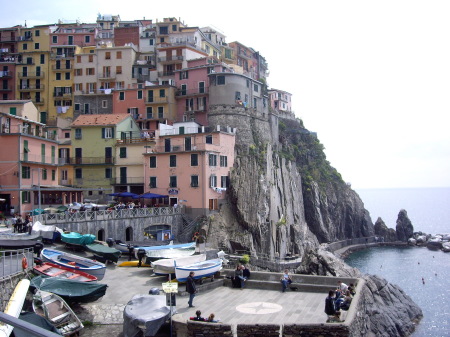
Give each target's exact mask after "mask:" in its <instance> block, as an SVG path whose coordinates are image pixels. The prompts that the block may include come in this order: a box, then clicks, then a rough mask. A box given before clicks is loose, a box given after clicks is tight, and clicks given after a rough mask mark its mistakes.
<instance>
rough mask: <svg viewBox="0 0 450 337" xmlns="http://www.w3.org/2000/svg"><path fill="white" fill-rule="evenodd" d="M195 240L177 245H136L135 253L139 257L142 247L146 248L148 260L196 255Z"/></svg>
mask: <svg viewBox="0 0 450 337" xmlns="http://www.w3.org/2000/svg"><path fill="white" fill-rule="evenodd" d="M195 247H196V243H195V242H190V243H181V244H177V245H173V244H171V245H163V246H150V247H134V253H135V256H136V258H137V259H139V257H138V253H139V250H140V249H143V250H145V255H146V256H147V261H148V260H153V261H155V260H159V259H173V258H177V257H182V256H189V255H194V253H195Z"/></svg>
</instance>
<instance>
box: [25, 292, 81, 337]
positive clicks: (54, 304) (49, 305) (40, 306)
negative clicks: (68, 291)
mask: <svg viewBox="0 0 450 337" xmlns="http://www.w3.org/2000/svg"><path fill="white" fill-rule="evenodd" d="M32 306H33V311H34V312H35V313H36V314H38V315H39V316H42V317H44V318H46V319H48V320H49V321H50V322H51V323H52V324H53V325H54V326H55V327H56V329H58V332H59V333H60V334H61V335H63V336H71V335H73V334H75V333H77V332H78V331H80V330H81V329H83V328H84V326H83V323H81V321H80V319H79V318H78V317H77V315H75V313H74V312H73V310H72V309H71V308H70V306H69V305H68V304H67V303H66V301H64V300H63V299H62V298H61V297H60V296H58V295H56V294H53V293H50V292H46V291H38V292H37V293H36V294H35V295H34V296H33V302H32Z"/></svg>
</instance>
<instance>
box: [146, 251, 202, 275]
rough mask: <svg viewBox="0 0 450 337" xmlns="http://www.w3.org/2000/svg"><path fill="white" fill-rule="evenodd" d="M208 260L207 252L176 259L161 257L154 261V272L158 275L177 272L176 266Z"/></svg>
mask: <svg viewBox="0 0 450 337" xmlns="http://www.w3.org/2000/svg"><path fill="white" fill-rule="evenodd" d="M205 260H206V254H198V255H191V256H184V257H179V258H175V259H160V260H156V261H154V262H152V267H153V272H154V273H155V274H156V275H168V274H175V266H177V267H182V266H187V265H190V264H193V263H197V262H202V261H205Z"/></svg>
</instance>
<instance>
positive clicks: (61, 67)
mask: <svg viewBox="0 0 450 337" xmlns="http://www.w3.org/2000/svg"><path fill="white" fill-rule="evenodd" d="M52 69H53V70H58V71H70V70H72V69H73V66H72V65H71V64H65V65H59V66H58V65H55V64H54V65H52Z"/></svg>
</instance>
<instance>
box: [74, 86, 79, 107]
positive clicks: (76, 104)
mask: <svg viewBox="0 0 450 337" xmlns="http://www.w3.org/2000/svg"><path fill="white" fill-rule="evenodd" d="M75 90H76V89H75ZM74 110H75V111H80V103H75V107H74Z"/></svg>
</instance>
